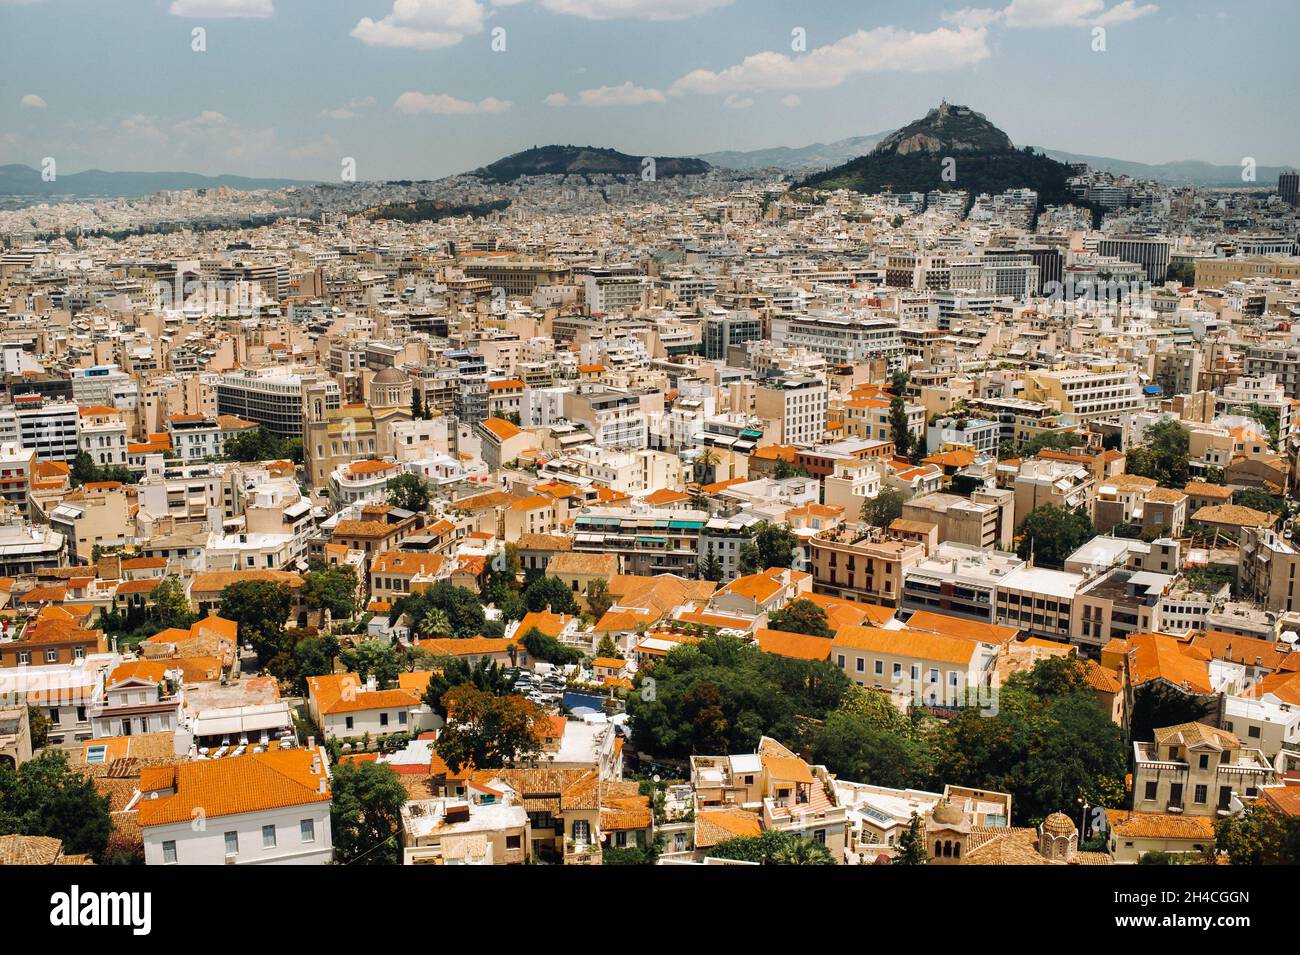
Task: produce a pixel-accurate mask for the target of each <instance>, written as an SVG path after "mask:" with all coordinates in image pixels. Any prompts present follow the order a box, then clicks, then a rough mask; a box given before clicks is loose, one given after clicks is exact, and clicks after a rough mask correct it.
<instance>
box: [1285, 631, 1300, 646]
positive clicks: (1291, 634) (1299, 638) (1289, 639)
mask: <svg viewBox="0 0 1300 955" xmlns="http://www.w3.org/2000/svg"><path fill="white" fill-rule="evenodd" d="M1282 642H1283V643H1289V644H1291V645H1292V646H1295V644H1296V643H1297V642H1300V634H1297V633H1296V632H1295V631H1294V630H1287V631H1286V632H1285V633H1283V634H1282Z"/></svg>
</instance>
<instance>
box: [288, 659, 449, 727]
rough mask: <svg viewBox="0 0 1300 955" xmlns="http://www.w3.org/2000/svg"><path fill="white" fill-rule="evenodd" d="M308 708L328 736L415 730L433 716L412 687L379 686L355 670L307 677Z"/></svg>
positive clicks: (429, 724)
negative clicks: (382, 687)
mask: <svg viewBox="0 0 1300 955" xmlns="http://www.w3.org/2000/svg"><path fill="white" fill-rule="evenodd" d="M307 708H308V712H310V714H311V718H312V719H313V720H315V721H316V725H317V726H319V727H320V730H321V732H322V733H324V734H325V737H326V738H327V739H355V738H360V737H363V736H367V735H369V736H370V737H372V738H375V737H379V736H387V735H389V734H391V733H417V732H420V731H422V730H426V729H432V728H433V727H434V722H435V719H436V717H435V715H434V714H433V712H432V711H431V710H430V709H429V708H428V706H427V705H425V703H424V701H423V700H422V699H421V697H420V694H419V693H417V692H415V691H414V690H410V689H404V688H401V687H398V688H397V689H392V690H381V689H378V688H376V687H375V686H374V683H373V681H372V682H371V683H363V682H362V681H361V680H360V678H358V677H357V675H356V674H355V673H332V674H329V675H327V676H313V677H308V678H307Z"/></svg>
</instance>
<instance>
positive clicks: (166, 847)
mask: <svg viewBox="0 0 1300 955" xmlns="http://www.w3.org/2000/svg"><path fill="white" fill-rule="evenodd" d="M162 849H163V865H175V864H176V843H175V841H173V840H171V839H168V840H167V841H166V842H164V843H163V846H162Z"/></svg>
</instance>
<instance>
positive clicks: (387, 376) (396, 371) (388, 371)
mask: <svg viewBox="0 0 1300 955" xmlns="http://www.w3.org/2000/svg"><path fill="white" fill-rule="evenodd" d="M410 380H411V379H410V377H409V376H408V375H407V374H406V372H404V371H402V370H401V369H400V368H384V369H382V370H381V371H380V372H379V373H378V374H377V375H375V378H374V383H375V384H377V385H404V384H406V383H407V382H408V381H410Z"/></svg>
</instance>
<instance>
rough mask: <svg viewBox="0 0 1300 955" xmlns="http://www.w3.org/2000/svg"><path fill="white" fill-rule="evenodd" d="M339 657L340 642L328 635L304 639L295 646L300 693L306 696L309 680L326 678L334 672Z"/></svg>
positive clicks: (296, 674) (294, 665) (295, 673)
mask: <svg viewBox="0 0 1300 955" xmlns="http://www.w3.org/2000/svg"><path fill="white" fill-rule="evenodd" d="M338 655H339V642H338V640H336V639H335V638H334V637H333V636H332V635H330V634H328V633H326V634H321V635H320V636H315V637H304V638H303V639H301V640H299V641H298V642H297V643H295V644H294V646H293V668H294V677H295V681H296V682H297V684H298V692H299V693H302V694H304V695H305V694H306V692H307V678H308V677H311V676H326V675H328V674H330V673H333V672H334V658H335V657H337V656H338Z"/></svg>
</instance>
